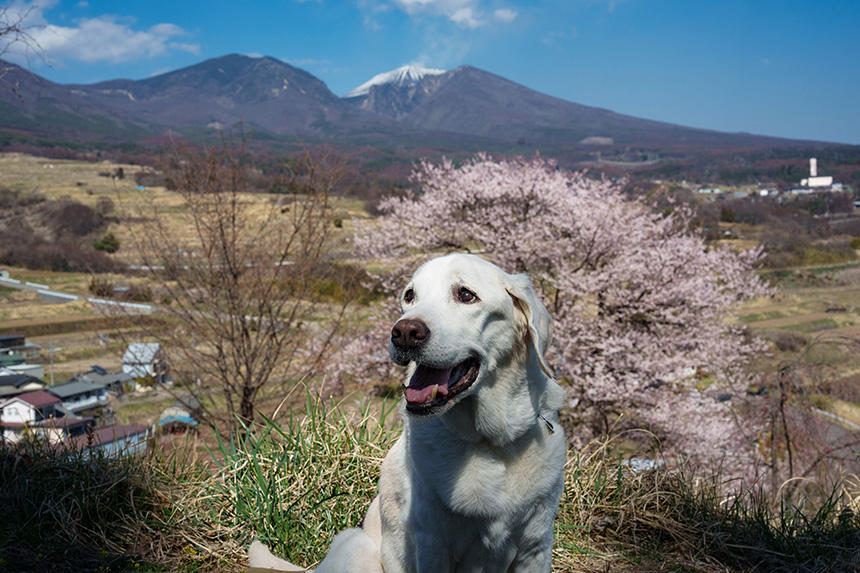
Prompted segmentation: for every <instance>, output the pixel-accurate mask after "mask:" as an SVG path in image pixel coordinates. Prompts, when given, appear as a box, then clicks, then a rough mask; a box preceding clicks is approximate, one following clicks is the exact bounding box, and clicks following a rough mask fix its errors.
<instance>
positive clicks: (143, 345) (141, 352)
mask: <svg viewBox="0 0 860 573" xmlns="http://www.w3.org/2000/svg"><path fill="white" fill-rule="evenodd" d="M159 350H161V345H160V344H159V343H157V342H132V343H131V344H129V345H128V349H127V350H126V351H125V354H123V355H122V363H123V364H150V363H151V362H152V361H153V359H154V358H155V355H156V354H158V351H159Z"/></svg>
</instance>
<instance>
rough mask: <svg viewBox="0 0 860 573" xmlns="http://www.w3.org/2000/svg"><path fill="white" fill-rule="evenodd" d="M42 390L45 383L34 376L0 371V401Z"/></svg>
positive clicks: (11, 371) (4, 370)
mask: <svg viewBox="0 0 860 573" xmlns="http://www.w3.org/2000/svg"><path fill="white" fill-rule="evenodd" d="M44 388H45V383H44V382H43V381H42V380H41V379H39V378H36V377H35V376H30V375H29V374H21V373H19V372H15V371H13V370H8V369H0V400H3V399H6V398H10V397H12V396H16V395H18V394H24V393H25V392H33V391H35V390H42V389H44Z"/></svg>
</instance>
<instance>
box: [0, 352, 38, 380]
mask: <svg viewBox="0 0 860 573" xmlns="http://www.w3.org/2000/svg"><path fill="white" fill-rule="evenodd" d="M0 367H3V368H7V369H9V370H12V371H13V372H15V373H16V374H29V375H30V376H35V377H36V378H41V377H43V376H44V375H45V367H44V366H43V365H42V364H27V359H26V358H24V355H23V354H21V353H20V352H18V351H17V350H10V349H8V348H4V349H2V350H0Z"/></svg>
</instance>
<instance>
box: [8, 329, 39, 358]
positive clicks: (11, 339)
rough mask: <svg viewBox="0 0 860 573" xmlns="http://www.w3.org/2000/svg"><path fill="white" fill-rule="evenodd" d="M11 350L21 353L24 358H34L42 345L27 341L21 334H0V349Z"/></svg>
mask: <svg viewBox="0 0 860 573" xmlns="http://www.w3.org/2000/svg"><path fill="white" fill-rule="evenodd" d="M3 350H12V351H15V352H18V353H19V354H21V355H23V356H24V358H35V357H37V356H39V352H41V350H42V347H41V346H39V345H38V344H33V343H32V342H27V339H26V337H25V336H23V335H21V334H0V351H3Z"/></svg>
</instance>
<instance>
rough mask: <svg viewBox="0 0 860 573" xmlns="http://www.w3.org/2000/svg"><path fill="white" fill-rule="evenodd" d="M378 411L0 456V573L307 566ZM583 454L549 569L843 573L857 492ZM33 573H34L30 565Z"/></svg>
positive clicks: (856, 536) (385, 411) (319, 408)
mask: <svg viewBox="0 0 860 573" xmlns="http://www.w3.org/2000/svg"><path fill="white" fill-rule="evenodd" d="M391 407H392V405H391V404H390V403H388V404H384V405H382V406H381V407H378V408H377V407H373V408H371V407H368V406H364V407H360V408H354V407H346V408H340V407H338V408H329V407H326V406H325V404H324V403H323V402H322V401H321V400H319V399H311V398H309V399H308V401H307V404H306V406H305V408H306V412H305V414H304V415H301V416H293V415H292V414H289V413H287V414H283V415H282V416H281V417H280V419H279V420H280V421H279V423H277V424H275V423H265V424H262V425H261V426H260V427H259V428H257V429H256V430H255V431H253V432H250V433H249V434H248V435H247V436H246V437H245V438H244V439H243V440H241V441H239V442H233V443H225V442H221V443H219V444H218V445H217V446H216V447H215V448H214V449H213V450H212V451H211V452H210V453H209V454H207V455H204V456H202V457H201V456H200V454H199V452H200V450H199V448H198V447H197V445H198V443H197V442H195V441H193V440H191V441H188V442H184V443H183V442H182V441H181V439H180V441H179V443H178V444H176V443H175V442H174V443H173V446H172V448H173V449H171V450H169V451H168V452H167V453H164V450H162V453H157V452H156V453H154V454H151V455H149V456H146V457H144V458H137V459H101V458H100V459H97V460H95V461H87V460H85V459H83V458H81V457H79V456H69V455H68V454H67V453H63V452H58V451H57V450H54V449H50V448H49V449H45V448H42V449H39V448H29V449H24V450H20V451H15V450H10V449H8V448H6V449H0V501H2V503H0V556H2V561H0V569H3V568H5V569H6V570H13V571H17V570H24V571H26V570H48V569H46V568H47V567H49V566H50V567H53V569H51V570H56V571H79V570H100V571H111V570H117V571H118V570H129V569H134V570H170V571H178V570H183V571H201V570H205V571H241V570H243V569H244V567H245V561H244V558H245V549H246V547H247V544H248V543H249V542H250V540H251V539H253V538H260V539H262V540H264V541H265V542H266V543H267V544H268V545H270V546H271V547H272V548H273V549H274V551H275V552H276V553H279V554H281V555H284V556H285V557H287V558H289V559H290V560H292V561H294V562H297V563H301V564H305V565H313V564H314V563H315V562H318V561H319V560H320V559H321V557H322V556H323V555H324V553H325V551H326V548H327V547H328V545H329V543H330V541H331V538H332V536H333V535H334V534H335V533H336V532H337V531H340V530H341V529H343V528H346V527H351V526H355V525H357V524H358V523H359V521H360V519H361V517H362V515H363V513H364V512H365V511H366V508H367V506H368V505H369V503H370V500H371V499H372V497H373V496H374V495H375V492H376V483H377V480H378V474H379V464H380V461H381V459H382V457H383V456H384V454H385V452H386V451H387V449H388V448H389V447H390V445H391V444H392V443H393V441H394V440H395V439H396V437H397V435H398V429H397V425H396V424H395V423H393V421H392V419H391V412H392V410H391ZM613 451H614V448H613V445H612V444H611V443H605V442H603V443H595V444H592V445H591V446H590V447H589V448H588V449H587V450H585V451H583V452H579V453H577V452H571V453H570V458H569V461H568V464H567V467H566V480H565V492H564V495H563V498H562V502H561V506H560V508H559V514H558V518H557V520H556V547H555V550H554V560H553V571H557V572H563V571H564V572H566V571H589V572H591V571H593V572H598V571H658V570H659V571H705V572H711V571H713V572H717V571H821V572H824V571H852V570H856V568H857V567H858V566H860V551H858V550H857V547H860V517H858V515H860V485H859V484H858V482H857V480H856V479H854V480H853V481H847V482H846V485H845V486H843V487H842V489H840V490H837V491H836V492H834V493H833V494H832V495H831V496H830V497H829V498H828V499H827V500H826V501H825V503H823V504H822V505H821V506H820V507H817V508H809V507H804V504H803V500H798V503H797V504H796V505H792V504H788V503H784V504H782V505H779V506H776V507H774V506H771V505H769V504H768V502H767V500H766V499H764V498H763V497H761V496H759V495H755V494H754V493H746V494H742V495H729V491H728V489H727V488H726V486H725V484H721V483H720V482H719V479H718V478H717V477H714V478H713V479H711V480H704V481H703V480H700V479H694V478H692V477H691V476H687V475H685V474H684V473H683V472H679V471H665V470H661V471H650V472H633V471H631V470H630V469H629V468H627V467H626V466H624V465H623V464H621V463H620V461H621V460H620V459H619V458H618V457H616V456H615V455H614V454H612V453H611V452H613ZM40 567H41V568H42V569H40Z"/></svg>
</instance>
